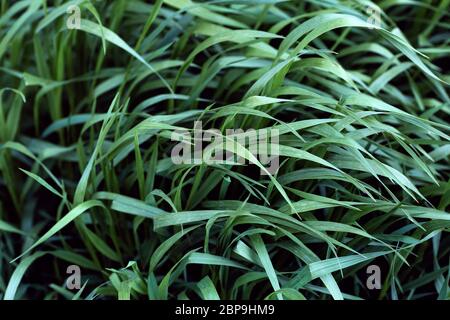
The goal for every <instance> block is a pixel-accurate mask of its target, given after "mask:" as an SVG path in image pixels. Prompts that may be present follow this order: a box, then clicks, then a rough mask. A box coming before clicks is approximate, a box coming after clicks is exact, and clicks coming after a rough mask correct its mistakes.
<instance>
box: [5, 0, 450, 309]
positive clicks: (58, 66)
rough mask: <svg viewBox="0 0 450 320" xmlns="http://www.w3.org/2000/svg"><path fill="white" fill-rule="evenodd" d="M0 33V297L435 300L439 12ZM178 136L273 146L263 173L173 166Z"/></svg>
mask: <svg viewBox="0 0 450 320" xmlns="http://www.w3.org/2000/svg"><path fill="white" fill-rule="evenodd" d="M149 3H150V4H149ZM70 5H78V6H79V8H80V12H81V18H82V20H81V28H80V29H79V30H69V29H67V27H66V21H67V19H68V18H70V15H69V14H67V13H66V10H67V8H68V7H69V6H70ZM377 12H379V15H380V17H381V25H377V24H376V23H377V22H378V20H377V15H378V13H377ZM0 13H1V17H0V299H141V300H145V299H308V300H311V299H320V300H322V299H388V300H396V299H424V298H427V299H430V298H431V299H448V298H449V297H450V291H449V277H450V270H449V267H450V255H449V251H450V237H449V235H448V231H450V214H449V212H448V211H449V208H450V206H449V205H450V162H449V159H450V136H449V135H450V120H449V119H450V117H449V114H450V98H449V92H450V91H449V85H448V83H449V82H450V74H449V73H448V72H449V71H448V66H449V64H450V59H449V55H450V1H448V0H422V1H399V0H398V1H397V0H384V1H376V2H375V1H356V0H348V1H338V0H328V1H324V0H305V1H277V0H259V1H258V0H248V1H239V0H223V1H198V2H195V3H194V2H192V1H191V0H165V1H161V0H156V1H138V0H115V1H83V0H74V1H63V0H54V1H45V0H44V1H40V0H21V1H10V0H0ZM197 120H201V121H203V124H204V126H205V128H216V129H219V130H221V132H222V133H225V132H226V130H227V129H233V128H234V129H244V130H247V129H264V128H267V129H278V130H280V134H281V136H280V144H281V146H280V154H281V156H280V168H279V170H278V172H276V174H274V175H270V176H268V175H261V174H260V172H259V171H260V170H259V167H258V166H261V164H260V163H258V162H257V161H251V162H252V163H251V164H248V165H233V164H206V163H201V164H180V165H175V164H174V163H172V161H171V158H170V155H171V150H172V148H173V147H174V145H175V142H174V141H171V135H172V133H173V132H175V130H177V129H182V128H186V129H189V130H192V129H193V126H194V122H195V121H197ZM240 147H241V148H237V150H236V153H237V154H239V155H241V156H245V155H247V152H248V150H246V149H245V147H243V146H240ZM69 265H78V266H79V267H80V268H81V273H82V286H83V287H82V289H81V290H69V289H68V288H66V286H65V281H66V279H67V277H69V276H70V275H69V274H67V273H66V269H67V267H68V266H69ZM370 265H377V266H379V267H380V268H381V289H379V290H370V289H369V288H368V287H367V286H366V280H367V278H368V276H369V274H367V272H366V270H367V268H368V266H370Z"/></svg>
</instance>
